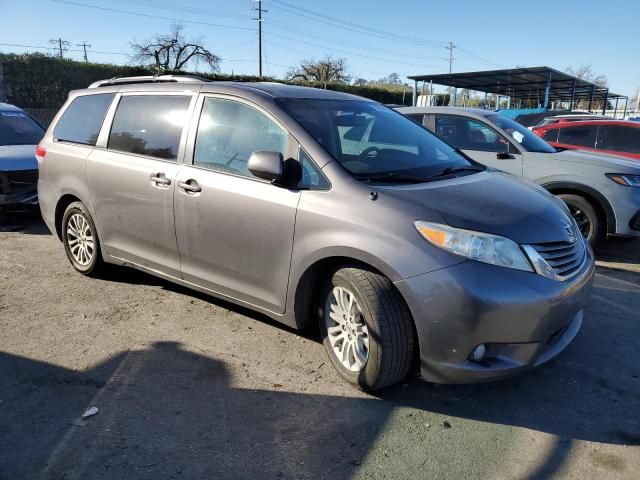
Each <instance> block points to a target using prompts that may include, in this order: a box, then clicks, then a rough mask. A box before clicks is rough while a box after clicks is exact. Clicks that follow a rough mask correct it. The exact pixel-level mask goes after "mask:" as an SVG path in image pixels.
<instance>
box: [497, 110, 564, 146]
mask: <svg viewBox="0 0 640 480" xmlns="http://www.w3.org/2000/svg"><path fill="white" fill-rule="evenodd" d="M487 120H489V121H491V122H493V123H495V124H496V125H497V126H498V127H500V128H501V129H502V130H504V131H505V132H507V133H508V134H509V136H511V138H513V139H514V140H515V141H516V142H518V143H519V144H520V145H522V147H523V148H524V149H525V150H526V151H528V152H538V153H556V149H555V148H553V147H552V146H551V145H549V144H548V143H547V142H545V141H544V140H543V139H541V138H540V137H538V136H537V135H536V134H535V133H533V132H532V131H531V130H529V129H528V128H527V127H524V126H522V125H520V124H519V123H518V122H516V121H515V120H511V119H510V118H507V117H505V116H503V115H488V116H487Z"/></svg>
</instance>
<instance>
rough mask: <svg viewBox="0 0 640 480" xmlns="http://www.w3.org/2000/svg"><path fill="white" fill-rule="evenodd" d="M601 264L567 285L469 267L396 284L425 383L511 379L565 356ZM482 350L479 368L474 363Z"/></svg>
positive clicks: (591, 264) (587, 267)
mask: <svg viewBox="0 0 640 480" xmlns="http://www.w3.org/2000/svg"><path fill="white" fill-rule="evenodd" d="M594 270H595V264H594V262H593V258H592V257H591V256H590V258H589V261H588V262H587V264H586V265H585V267H584V268H583V270H582V271H581V272H580V273H579V274H578V275H577V276H576V277H574V278H573V279H571V280H569V281H566V282H558V281H555V280H550V279H547V278H545V277H542V276H540V275H537V274H534V273H528V272H522V271H517V270H509V269H505V268H500V267H495V266H492V265H486V264H482V263H478V262H472V261H467V262H464V263H462V264H458V265H454V266H452V267H448V268H445V269H442V270H438V271H436V272H432V273H428V274H424V275H419V276H417V277H412V278H409V279H405V280H402V281H400V282H397V283H396V285H397V287H398V289H399V290H400V292H401V293H402V294H403V296H404V298H405V300H406V301H407V304H408V305H409V308H410V310H411V312H412V314H413V318H414V320H415V325H416V332H417V335H418V341H419V346H420V362H421V370H422V375H423V377H424V378H425V379H426V380H428V381H431V382H436V383H473V382H484V381H491V380H497V379H501V378H507V377H511V376H514V375H517V374H519V373H522V372H524V371H527V370H529V369H531V368H533V367H535V366H537V365H540V364H542V363H544V362H546V361H548V360H550V359H552V358H553V357H555V356H556V355H558V354H559V353H560V352H561V351H562V350H564V349H565V348H566V347H567V345H569V343H570V342H571V341H572V340H573V338H574V337H575V336H576V334H577V333H578V331H579V329H580V326H581V325H582V319H583V308H584V305H585V303H586V301H587V299H588V297H589V294H590V291H591V286H592V282H593V274H594ZM479 344H485V345H486V346H487V354H486V357H485V359H484V360H482V361H481V362H474V361H472V360H469V355H470V354H471V352H472V351H473V349H474V348H475V347H476V346H478V345H479Z"/></svg>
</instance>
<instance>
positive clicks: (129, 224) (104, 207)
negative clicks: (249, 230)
mask: <svg viewBox="0 0 640 480" xmlns="http://www.w3.org/2000/svg"><path fill="white" fill-rule="evenodd" d="M191 99H192V97H191V96H187V95H184V94H183V95H142V94H127V95H123V96H122V97H121V98H120V99H119V101H118V104H117V108H116V110H115V114H113V123H112V125H111V129H110V130H109V131H108V136H107V138H106V139H104V143H103V145H102V148H96V149H94V150H93V152H92V153H91V154H90V155H89V157H88V158H87V162H86V168H87V181H88V183H89V190H90V192H91V199H92V202H93V205H94V209H95V212H96V217H97V222H98V225H99V228H100V234H101V241H102V245H103V247H104V249H105V251H106V252H107V253H108V254H110V255H112V256H115V257H118V258H121V259H124V260H128V261H130V262H132V263H135V264H137V265H141V266H144V267H147V268H150V269H153V270H156V271H160V272H163V273H165V274H168V275H171V276H174V277H179V276H180V261H179V257H178V248H177V244H176V235H175V227H174V218H173V196H174V190H175V186H176V177H177V174H178V168H179V166H178V163H177V159H178V158H179V151H180V143H181V138H182V135H183V130H184V126H185V124H186V118H187V116H188V109H189V104H190V102H191Z"/></svg>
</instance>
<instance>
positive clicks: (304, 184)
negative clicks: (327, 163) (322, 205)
mask: <svg viewBox="0 0 640 480" xmlns="http://www.w3.org/2000/svg"><path fill="white" fill-rule="evenodd" d="M298 162H299V163H300V169H301V170H302V178H301V179H300V182H298V187H299V188H311V189H317V190H324V189H327V188H329V186H330V185H329V181H328V180H327V179H326V178H325V176H324V175H323V174H322V172H321V171H320V169H319V168H318V167H316V165H315V163H313V160H311V157H310V156H309V155H308V154H307V152H305V151H304V150H303V149H300V154H299V155H298Z"/></svg>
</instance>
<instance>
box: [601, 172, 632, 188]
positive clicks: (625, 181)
mask: <svg viewBox="0 0 640 480" xmlns="http://www.w3.org/2000/svg"><path fill="white" fill-rule="evenodd" d="M607 177H609V178H610V179H611V180H613V181H614V182H616V183H617V184H618V185H622V186H623V187H640V175H630V174H627V173H607Z"/></svg>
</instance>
